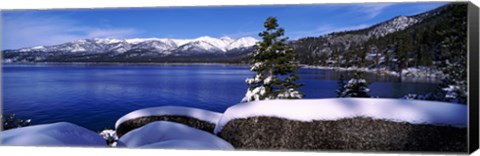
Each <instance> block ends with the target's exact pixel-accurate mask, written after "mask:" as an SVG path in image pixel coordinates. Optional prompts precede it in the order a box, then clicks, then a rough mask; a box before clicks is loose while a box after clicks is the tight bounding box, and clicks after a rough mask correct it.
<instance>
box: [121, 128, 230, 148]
mask: <svg viewBox="0 0 480 156" xmlns="http://www.w3.org/2000/svg"><path fill="white" fill-rule="evenodd" d="M118 142H120V144H122V145H125V146H127V147H156V148H182V149H221V150H231V149H233V146H232V145H231V144H230V143H228V142H226V141H225V140H223V139H221V138H219V137H217V136H215V135H213V134H211V133H208V132H205V131H202V130H198V129H195V128H191V127H189V126H186V125H184V124H179V123H175V122H169V121H156V122H152V123H149V124H147V125H145V126H143V127H141V128H138V129H135V130H132V131H130V132H128V133H127V134H125V135H123V136H122V137H121V138H120V139H119V141H118Z"/></svg>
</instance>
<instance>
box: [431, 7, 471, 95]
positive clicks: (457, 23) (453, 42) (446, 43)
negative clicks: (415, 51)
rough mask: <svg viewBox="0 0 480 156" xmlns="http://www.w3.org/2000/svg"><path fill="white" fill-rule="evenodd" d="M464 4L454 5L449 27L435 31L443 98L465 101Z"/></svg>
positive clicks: (465, 14) (465, 34)
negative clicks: (438, 41)
mask: <svg viewBox="0 0 480 156" xmlns="http://www.w3.org/2000/svg"><path fill="white" fill-rule="evenodd" d="M466 10H467V9H466V6H461V5H460V6H454V8H453V14H452V16H451V17H450V18H451V19H452V20H451V23H447V24H450V25H452V26H451V27H449V29H442V30H440V31H438V32H437V35H439V36H441V38H442V39H443V41H442V42H441V43H440V44H441V49H440V52H441V53H440V55H438V57H439V60H441V61H440V62H439V63H438V67H439V68H440V70H441V71H442V73H443V74H444V76H443V77H442V83H441V84H440V87H441V88H442V90H443V92H444V100H445V101H451V102H458V103H467V97H468V92H467V87H468V85H467V47H466V45H467V44H466V43H467V12H466Z"/></svg>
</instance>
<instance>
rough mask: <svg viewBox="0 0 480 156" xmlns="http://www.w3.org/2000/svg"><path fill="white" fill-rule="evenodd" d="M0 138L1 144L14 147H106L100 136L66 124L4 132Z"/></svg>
mask: <svg viewBox="0 0 480 156" xmlns="http://www.w3.org/2000/svg"><path fill="white" fill-rule="evenodd" d="M0 138H1V141H0V142H1V144H3V145H16V146H35V145H41V146H107V144H106V143H105V140H103V139H102V136H100V135H98V134H97V133H95V132H92V131H90V130H88V129H86V128H83V127H80V126H77V125H75V124H72V123H68V122H58V123H52V124H44V125H35V126H28V127H23V128H16V129H11V130H6V131H2V132H0Z"/></svg>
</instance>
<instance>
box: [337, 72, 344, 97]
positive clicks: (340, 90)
mask: <svg viewBox="0 0 480 156" xmlns="http://www.w3.org/2000/svg"><path fill="white" fill-rule="evenodd" d="M343 92H345V78H344V77H343V74H341V75H340V79H338V89H337V97H344V96H343Z"/></svg>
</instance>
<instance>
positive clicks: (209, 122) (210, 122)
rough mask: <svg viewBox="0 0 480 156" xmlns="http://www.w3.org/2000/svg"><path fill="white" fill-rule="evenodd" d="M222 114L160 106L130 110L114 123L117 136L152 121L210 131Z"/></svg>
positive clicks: (188, 108)
mask: <svg viewBox="0 0 480 156" xmlns="http://www.w3.org/2000/svg"><path fill="white" fill-rule="evenodd" d="M221 116H222V114H221V113H218V112H212V111H208V110H203V109H198V108H190V107H181V106H162V107H152V108H145V109H139V110H136V111H133V112H130V113H128V114H126V115H124V116H123V117H121V118H120V119H118V120H117V122H116V123H115V128H116V131H117V135H118V136H122V135H124V134H125V133H127V132H129V131H131V130H133V129H136V128H139V127H141V126H143V125H146V124H148V123H150V122H154V121H172V122H178V123H182V124H186V125H188V126H190V127H194V128H198V129H201V130H205V131H208V132H212V131H213V129H214V128H215V124H216V123H217V122H218V120H219V119H220V118H221Z"/></svg>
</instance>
